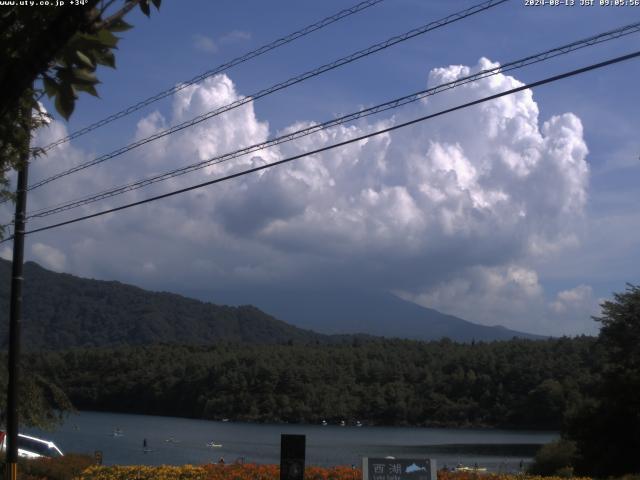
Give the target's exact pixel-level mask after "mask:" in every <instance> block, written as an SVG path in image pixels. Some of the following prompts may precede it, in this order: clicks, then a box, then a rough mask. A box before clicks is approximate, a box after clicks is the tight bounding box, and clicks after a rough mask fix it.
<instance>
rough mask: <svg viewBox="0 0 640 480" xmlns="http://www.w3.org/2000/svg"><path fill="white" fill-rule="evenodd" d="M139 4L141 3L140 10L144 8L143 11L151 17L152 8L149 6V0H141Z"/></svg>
mask: <svg viewBox="0 0 640 480" xmlns="http://www.w3.org/2000/svg"><path fill="white" fill-rule="evenodd" d="M139 5H140V10H142V13H144V14H145V15H146V16H147V17H149V16H150V15H151V9H150V8H149V2H148V0H141V2H140V3H139Z"/></svg>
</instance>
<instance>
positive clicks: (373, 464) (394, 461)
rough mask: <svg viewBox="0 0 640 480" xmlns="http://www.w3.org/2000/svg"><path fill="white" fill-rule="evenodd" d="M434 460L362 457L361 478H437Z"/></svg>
mask: <svg viewBox="0 0 640 480" xmlns="http://www.w3.org/2000/svg"><path fill="white" fill-rule="evenodd" d="M437 479H438V476H437V471H436V461H435V460H433V459H428V458H427V459H424V458H369V457H363V458H362V480H437Z"/></svg>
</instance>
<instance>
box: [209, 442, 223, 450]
mask: <svg viewBox="0 0 640 480" xmlns="http://www.w3.org/2000/svg"><path fill="white" fill-rule="evenodd" d="M207 447H209V448H222V444H221V443H214V442H213V441H211V442H209V443H207Z"/></svg>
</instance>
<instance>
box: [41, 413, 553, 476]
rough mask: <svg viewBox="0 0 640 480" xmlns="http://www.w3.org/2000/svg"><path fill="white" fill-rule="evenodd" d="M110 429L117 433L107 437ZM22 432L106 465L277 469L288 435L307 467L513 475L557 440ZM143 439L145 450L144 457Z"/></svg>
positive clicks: (119, 422)
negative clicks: (402, 466) (303, 441)
mask: <svg viewBox="0 0 640 480" xmlns="http://www.w3.org/2000/svg"><path fill="white" fill-rule="evenodd" d="M116 429H120V431H121V432H122V434H121V435H119V436H114V431H115V430H116ZM29 432H31V433H34V434H37V435H38V436H42V437H44V438H47V439H51V440H53V441H54V442H56V444H57V445H58V446H59V447H60V448H61V449H62V451H63V452H77V453H89V454H93V453H94V451H95V450H101V451H102V452H103V456H104V463H105V464H107V465H110V464H121V465H131V464H138V465H139V464H146V465H161V464H168V465H181V464H202V463H208V462H212V461H214V462H215V461H218V459H219V458H220V457H224V459H225V461H226V462H227V463H229V462H233V461H236V460H237V459H240V458H243V459H244V461H245V462H248V463H249V462H250V463H279V461H280V434H282V433H293V434H304V435H306V437H307V465H323V466H331V465H352V464H355V465H360V464H361V458H362V457H363V456H370V457H373V456H387V455H391V456H395V457H414V456H415V457H428V458H435V459H436V460H437V461H438V468H440V467H442V466H444V465H447V466H449V467H452V466H455V465H457V464H458V463H462V464H464V465H474V464H476V463H477V464H478V465H479V466H481V467H487V468H488V469H489V470H492V471H517V470H518V469H519V467H520V463H521V462H523V464H524V465H526V464H527V463H528V462H530V461H531V457H532V456H533V455H534V453H535V451H536V449H537V448H538V447H539V446H540V445H541V444H543V443H548V442H550V441H552V440H555V439H556V438H558V434H557V433H555V432H532V431H508V430H475V429H446V428H409V427H372V426H363V427H355V426H347V427H340V426H337V425H328V426H321V425H288V424H284V425H282V424H278V425H274V424H252V423H235V422H213V421H208V420H191V419H185V418H175V417H156V416H148V415H125V414H119V413H97V412H79V413H77V414H74V415H71V416H69V417H68V418H67V420H66V421H65V423H64V424H63V425H62V426H61V427H59V428H58V429H57V430H56V431H54V432H42V431H38V430H29ZM144 439H146V440H147V445H148V449H150V450H151V451H148V452H146V453H145V451H144V449H143V440H144ZM208 442H213V443H215V444H220V445H222V447H220V448H211V447H207V443H208Z"/></svg>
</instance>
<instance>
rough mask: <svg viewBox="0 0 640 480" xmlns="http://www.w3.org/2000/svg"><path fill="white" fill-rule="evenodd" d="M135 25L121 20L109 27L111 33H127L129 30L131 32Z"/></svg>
mask: <svg viewBox="0 0 640 480" xmlns="http://www.w3.org/2000/svg"><path fill="white" fill-rule="evenodd" d="M132 28H133V25H130V24H129V23H127V22H125V21H124V20H122V19H121V18H119V19H118V20H116V21H115V22H113V25H111V26H110V27H109V31H111V32H126V31H127V30H131V29H132Z"/></svg>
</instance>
